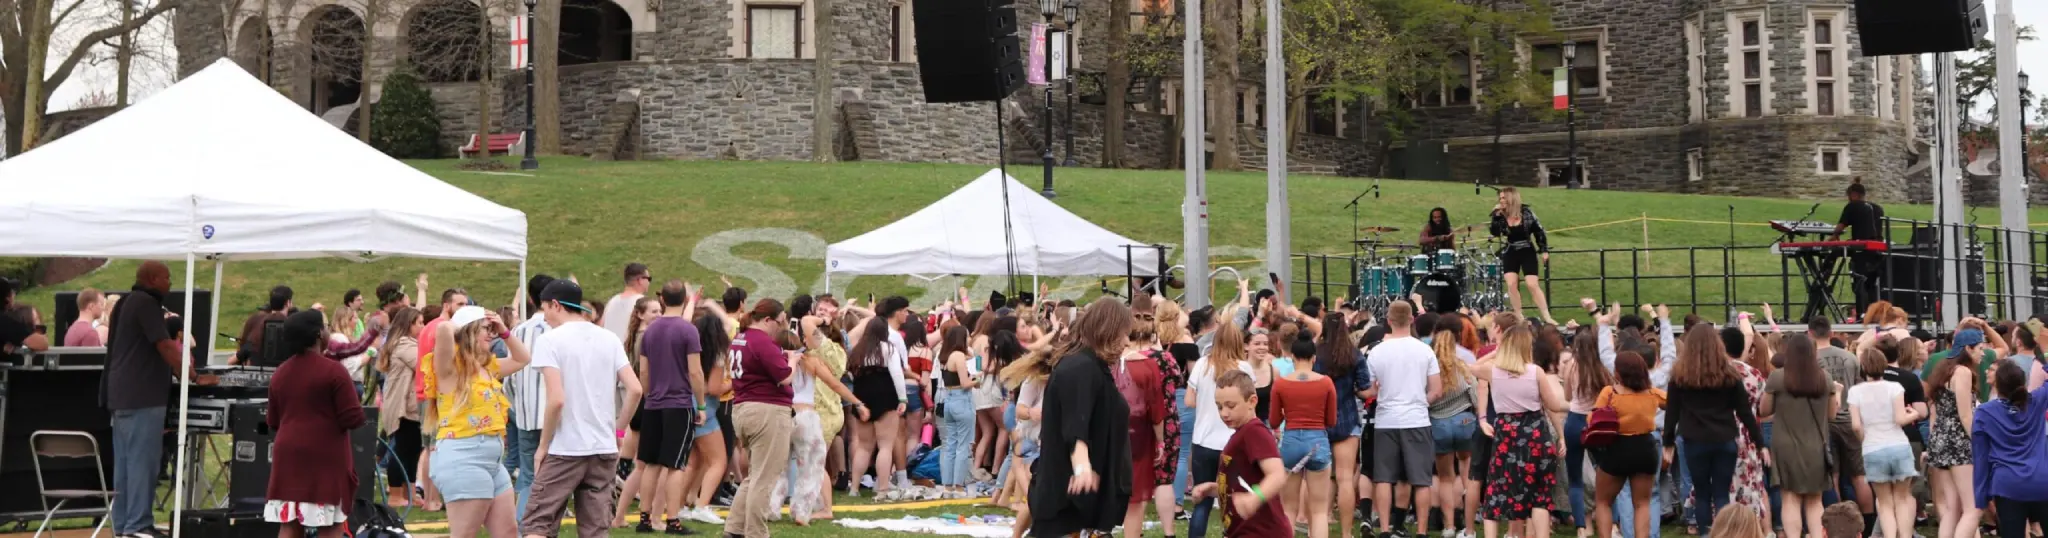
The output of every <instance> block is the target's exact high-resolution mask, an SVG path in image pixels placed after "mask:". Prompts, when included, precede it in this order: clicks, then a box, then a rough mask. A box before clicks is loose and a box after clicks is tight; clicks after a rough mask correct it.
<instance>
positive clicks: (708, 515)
mask: <svg viewBox="0 0 2048 538" xmlns="http://www.w3.org/2000/svg"><path fill="white" fill-rule="evenodd" d="M683 519H688V520H690V521H695V522H698V523H707V524H711V525H724V524H725V518H721V517H718V514H716V513H713V512H712V511H711V507H709V506H699V507H696V508H692V509H690V510H687V511H684V512H683Z"/></svg>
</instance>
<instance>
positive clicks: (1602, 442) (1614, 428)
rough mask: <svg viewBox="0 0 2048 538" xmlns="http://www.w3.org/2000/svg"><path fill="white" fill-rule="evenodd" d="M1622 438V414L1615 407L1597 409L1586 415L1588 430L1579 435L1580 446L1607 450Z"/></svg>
mask: <svg viewBox="0 0 2048 538" xmlns="http://www.w3.org/2000/svg"><path fill="white" fill-rule="evenodd" d="M1620 438H1621V413H1619V412H1617V411H1615V409H1614V406H1612V405H1609V406H1607V407H1595V408H1593V413H1592V414H1589V415H1586V430H1585V431H1583V432H1580V433H1579V444H1580V445H1582V446H1585V447H1587V448H1605V447H1607V446H1609V445H1613V444H1614V441H1615V440H1616V439H1620Z"/></svg>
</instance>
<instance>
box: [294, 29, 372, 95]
mask: <svg viewBox="0 0 2048 538" xmlns="http://www.w3.org/2000/svg"><path fill="white" fill-rule="evenodd" d="M301 26H302V27H303V29H302V30H300V32H301V33H302V34H304V35H303V36H302V37H301V40H300V42H301V43H304V44H305V45H306V48H307V50H306V53H307V58H308V59H309V60H310V61H309V62H308V63H307V65H308V67H309V68H310V69H309V70H308V73H307V75H308V77H309V79H310V80H309V82H311V86H310V87H311V88H312V90H313V95H312V100H311V102H310V103H308V104H309V105H310V108H311V109H312V110H313V112H315V113H324V112H326V111H327V109H329V108H333V107H337V106H342V105H346V104H352V103H355V102H356V98H357V97H360V96H361V95H362V91H363V34H364V32H365V29H364V26H363V18H362V17H360V16H357V15H356V13H355V12H354V11H350V10H349V9H348V8H344V7H341V6H337V5H332V4H329V5H325V6H321V7H317V8H314V9H313V12H312V13H310V14H307V16H306V18H305V22H303V23H301Z"/></svg>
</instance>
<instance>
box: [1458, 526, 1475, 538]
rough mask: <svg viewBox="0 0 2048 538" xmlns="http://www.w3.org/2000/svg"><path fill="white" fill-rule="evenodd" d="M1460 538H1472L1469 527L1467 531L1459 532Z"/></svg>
mask: <svg viewBox="0 0 2048 538" xmlns="http://www.w3.org/2000/svg"><path fill="white" fill-rule="evenodd" d="M1458 538H1472V529H1471V528H1469V527H1468V528H1466V529H1465V530H1462V531H1458Z"/></svg>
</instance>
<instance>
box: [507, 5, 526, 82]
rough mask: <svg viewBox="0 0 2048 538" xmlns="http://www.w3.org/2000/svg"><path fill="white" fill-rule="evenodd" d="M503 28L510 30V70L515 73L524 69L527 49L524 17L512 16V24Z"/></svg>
mask: <svg viewBox="0 0 2048 538" xmlns="http://www.w3.org/2000/svg"><path fill="white" fill-rule="evenodd" d="M505 26H506V28H510V29H511V32H510V33H511V34H512V69H513V70H515V71H516V70H520V69H525V68H526V49H527V42H526V17H525V16H523V15H513V16H512V23H511V24H508V25H505Z"/></svg>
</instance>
